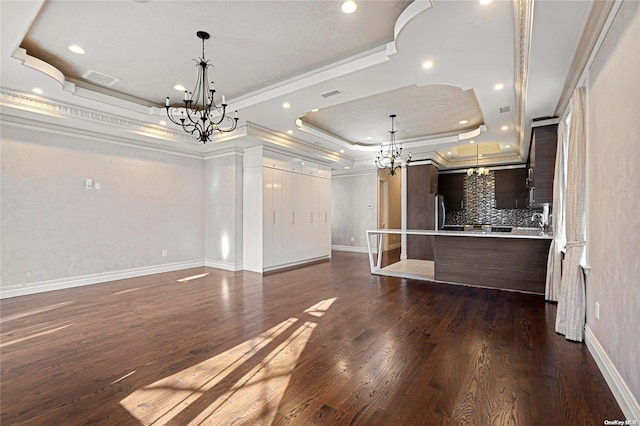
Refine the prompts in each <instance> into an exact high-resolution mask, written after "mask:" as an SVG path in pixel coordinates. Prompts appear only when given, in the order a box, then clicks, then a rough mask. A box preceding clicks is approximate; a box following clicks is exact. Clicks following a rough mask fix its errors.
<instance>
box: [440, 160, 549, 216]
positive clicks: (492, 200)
mask: <svg viewBox="0 0 640 426" xmlns="http://www.w3.org/2000/svg"><path fill="white" fill-rule="evenodd" d="M464 200H465V203H464V205H465V208H464V209H463V210H453V211H448V212H447V213H446V216H445V224H446V225H467V224H483V225H493V226H522V227H533V226H536V224H535V223H533V221H532V220H531V216H533V214H534V213H542V208H535V209H496V178H495V174H494V173H493V172H492V171H490V172H489V174H488V175H482V176H478V175H475V174H474V175H471V176H465V177H464Z"/></svg>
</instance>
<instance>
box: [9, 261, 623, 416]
mask: <svg viewBox="0 0 640 426" xmlns="http://www.w3.org/2000/svg"><path fill="white" fill-rule="evenodd" d="M398 257H399V253H397V252H389V253H385V256H384V257H383V262H391V261H393V260H394V259H397V258H398ZM555 311H556V307H555V305H553V304H549V303H545V302H544V300H542V297H541V296H537V295H530V294H519V293H511V292H502V291H499V290H490V289H479V288H472V287H465V286H456V285H447V284H441V283H432V282H425V281H414V280H410V279H402V278H392V277H380V276H372V275H371V274H370V272H369V265H368V259H367V256H366V255H362V254H357V253H341V252H334V254H333V257H332V259H331V261H327V262H320V263H316V264H313V265H308V266H304V267H300V268H296V269H291V270H288V271H284V272H276V273H271V274H267V275H264V276H263V275H260V274H256V273H250V272H228V271H221V270H216V269H212V268H192V269H188V270H183V271H175V272H168V273H163V274H158V275H152V276H147V277H140V278H132V279H126V280H120V281H114V282H110V283H104V284H97V285H91V286H86V287H78V288H72V289H67V290H60V291H54V292H49V293H43V294H36V295H30V296H22V297H17V298H11V299H4V300H1V301H0V334H1V340H0V357H1V365H0V374H1V382H0V394H1V396H2V397H1V399H0V409H1V410H0V423H1V424H2V425H14V424H16V425H18V424H24V425H47V426H48V425H59V424H64V425H71V426H74V425H106V426H112V425H141V424H148V423H150V422H151V420H149V419H156V423H155V424H168V425H171V424H173V425H188V424H216V425H218V424H220V425H224V424H252V425H253V424H276V425H308V424H318V425H350V424H353V425H356V424H357V425H412V426H413V425H423V424H424V425H439V424H446V425H449V424H477V425H484V424H491V425H494V424H496V425H510V424H514V425H538V424H550V423H564V424H602V423H603V420H604V419H616V418H623V415H622V413H621V412H620V409H619V407H618V405H617V403H616V401H615V399H614V398H613V395H612V394H611V392H610V390H609V389H608V387H607V386H606V383H605V382H604V379H603V377H602V375H601V374H600V372H599V370H598V368H597V366H596V364H595V362H594V361H593V359H592V358H591V356H590V354H589V352H588V350H587V349H586V347H585V345H583V344H576V343H571V342H567V341H566V340H565V339H564V338H563V337H562V336H559V335H557V334H556V333H555V331H554V322H555ZM283 323H286V324H290V326H288V327H284V328H282V327H281V328H278V325H279V324H283ZM268 330H276V331H275V332H274V333H273V336H272V338H270V339H268V340H265V341H262V343H257V341H256V340H255V339H257V338H259V337H260V336H261V335H263V333H265V332H267V331H268ZM243 345H245V346H243ZM131 401H133V402H132V403H130V402H131ZM143 413H144V414H143Z"/></svg>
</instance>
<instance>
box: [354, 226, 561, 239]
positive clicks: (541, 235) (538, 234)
mask: <svg viewBox="0 0 640 426" xmlns="http://www.w3.org/2000/svg"><path fill="white" fill-rule="evenodd" d="M367 234H407V235H435V236H445V237H490V238H525V239H538V240H552V239H553V234H552V233H550V232H542V231H541V230H540V229H539V228H513V229H512V230H511V232H491V231H482V230H473V231H442V230H427V229H407V230H402V229H373V230H367Z"/></svg>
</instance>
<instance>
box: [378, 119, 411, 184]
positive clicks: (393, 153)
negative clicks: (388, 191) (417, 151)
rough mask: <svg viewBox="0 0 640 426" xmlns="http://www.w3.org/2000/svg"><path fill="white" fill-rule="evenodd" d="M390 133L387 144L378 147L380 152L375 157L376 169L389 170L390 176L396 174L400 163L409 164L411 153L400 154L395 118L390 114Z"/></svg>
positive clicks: (400, 165)
mask: <svg viewBox="0 0 640 426" xmlns="http://www.w3.org/2000/svg"><path fill="white" fill-rule="evenodd" d="M389 117H390V118H391V131H390V132H389V134H390V136H389V144H388V145H386V146H385V145H384V144H382V145H381V146H380V152H379V153H378V156H377V157H376V161H375V164H376V167H377V168H379V169H389V174H390V175H391V176H393V175H395V174H396V169H398V168H400V167H402V163H403V162H404V163H406V164H409V163H410V162H411V153H409V154H402V144H400V145H398V144H397V143H396V132H397V130H396V128H395V122H394V120H395V118H396V114H391V115H390V116H389Z"/></svg>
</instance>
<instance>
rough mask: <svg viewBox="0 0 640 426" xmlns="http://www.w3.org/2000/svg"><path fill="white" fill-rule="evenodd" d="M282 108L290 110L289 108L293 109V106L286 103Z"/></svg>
mask: <svg viewBox="0 0 640 426" xmlns="http://www.w3.org/2000/svg"><path fill="white" fill-rule="evenodd" d="M282 108H284V109H289V108H291V104H290V103H289V102H285V103H283V104H282Z"/></svg>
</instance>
